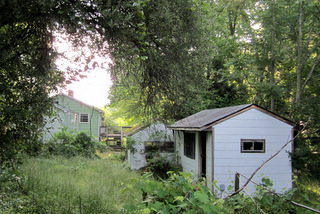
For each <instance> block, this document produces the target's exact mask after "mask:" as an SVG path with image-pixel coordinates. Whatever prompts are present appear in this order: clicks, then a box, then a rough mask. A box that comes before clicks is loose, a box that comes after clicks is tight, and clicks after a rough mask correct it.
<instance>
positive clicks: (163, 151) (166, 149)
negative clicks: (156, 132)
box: [144, 141, 175, 153]
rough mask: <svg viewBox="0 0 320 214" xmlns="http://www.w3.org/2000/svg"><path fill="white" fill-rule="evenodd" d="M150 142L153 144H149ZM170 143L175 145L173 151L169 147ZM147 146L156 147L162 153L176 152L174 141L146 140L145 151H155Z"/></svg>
mask: <svg viewBox="0 0 320 214" xmlns="http://www.w3.org/2000/svg"><path fill="white" fill-rule="evenodd" d="M148 144H151V145H148ZM161 144H163V145H161ZM168 144H172V145H173V148H172V149H173V150H172V151H169V149H168V148H170V147H169V146H168ZM147 147H150V148H151V147H154V148H155V150H156V151H158V152H160V153H174V150H175V146H174V142H173V141H145V142H144V148H145V152H152V151H153V149H147ZM163 148H164V149H163Z"/></svg>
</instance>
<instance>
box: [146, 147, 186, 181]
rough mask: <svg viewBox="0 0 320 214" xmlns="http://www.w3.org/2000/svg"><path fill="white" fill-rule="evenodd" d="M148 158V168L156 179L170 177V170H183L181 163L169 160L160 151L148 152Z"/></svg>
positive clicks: (175, 171) (176, 171)
mask: <svg viewBox="0 0 320 214" xmlns="http://www.w3.org/2000/svg"><path fill="white" fill-rule="evenodd" d="M146 158H147V166H146V170H147V171H150V172H152V174H153V176H154V177H155V178H156V179H167V178H168V177H169V174H168V172H174V173H178V172H180V171H182V167H181V165H180V164H178V163H176V162H174V161H170V160H168V158H167V157H164V156H161V155H160V153H159V151H158V152H152V153H151V154H150V153H149V154H147V155H146Z"/></svg>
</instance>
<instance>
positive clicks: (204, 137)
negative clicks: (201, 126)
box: [199, 132, 207, 177]
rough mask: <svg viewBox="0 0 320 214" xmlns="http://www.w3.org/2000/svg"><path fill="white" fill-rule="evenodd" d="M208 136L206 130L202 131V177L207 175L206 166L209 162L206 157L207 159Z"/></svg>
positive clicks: (200, 149)
mask: <svg viewBox="0 0 320 214" xmlns="http://www.w3.org/2000/svg"><path fill="white" fill-rule="evenodd" d="M206 138H207V134H206V132H200V143H199V145H200V148H199V151H200V167H201V168H200V169H201V176H202V177H206V171H207V169H206V166H207V163H206V159H207V156H206V151H207V142H206Z"/></svg>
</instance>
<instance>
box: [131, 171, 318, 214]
mask: <svg viewBox="0 0 320 214" xmlns="http://www.w3.org/2000/svg"><path fill="white" fill-rule="evenodd" d="M204 184H205V182H203V183H201V182H194V178H193V177H192V175H191V174H189V173H179V174H178V173H172V172H171V173H169V177H168V179H166V180H162V181H161V182H159V181H156V180H154V179H153V178H152V174H151V173H147V174H144V175H143V176H142V177H141V180H140V181H138V182H137V184H136V185H135V186H134V187H136V188H138V189H139V190H141V191H142V195H143V199H144V201H143V202H141V203H140V204H139V205H138V206H126V211H127V212H129V213H159V212H161V213H234V212H239V213H301V212H303V213H309V212H310V213H311V211H308V210H306V209H303V208H300V207H297V206H296V205H294V204H293V203H292V200H295V199H297V197H296V196H297V192H300V193H299V197H301V198H306V200H303V202H306V203H305V204H307V205H309V206H312V207H314V208H317V209H319V208H320V203H319V201H318V200H317V199H318V198H319V196H320V194H319V193H318V195H317V198H313V199H311V198H309V196H308V194H310V191H308V190H307V189H306V188H305V187H303V186H298V187H296V188H294V189H292V190H290V191H288V192H286V193H283V194H277V193H274V192H272V190H270V188H271V187H272V181H270V180H269V179H267V178H263V179H262V185H260V186H257V189H256V193H255V195H253V196H249V195H245V194H243V193H239V194H237V195H235V196H233V197H230V198H228V197H227V198H226V199H221V198H218V197H217V196H218V195H214V194H212V192H211V190H210V189H209V188H208V187H206V186H205V185H204ZM309 185H310V184H309ZM318 185H319V184H318ZM131 188H133V186H132V185H129V189H128V190H131ZM215 188H216V189H217V190H219V188H218V187H217V186H215ZM229 189H230V190H232V187H231V188H229ZM301 191H303V193H302V192H301ZM301 193H302V194H301ZM300 194H301V195H300ZM299 201H301V200H299Z"/></svg>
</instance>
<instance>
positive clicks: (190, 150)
mask: <svg viewBox="0 0 320 214" xmlns="http://www.w3.org/2000/svg"><path fill="white" fill-rule="evenodd" d="M184 155H185V156H187V157H189V158H192V159H195V134H194V133H187V132H185V133H184Z"/></svg>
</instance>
